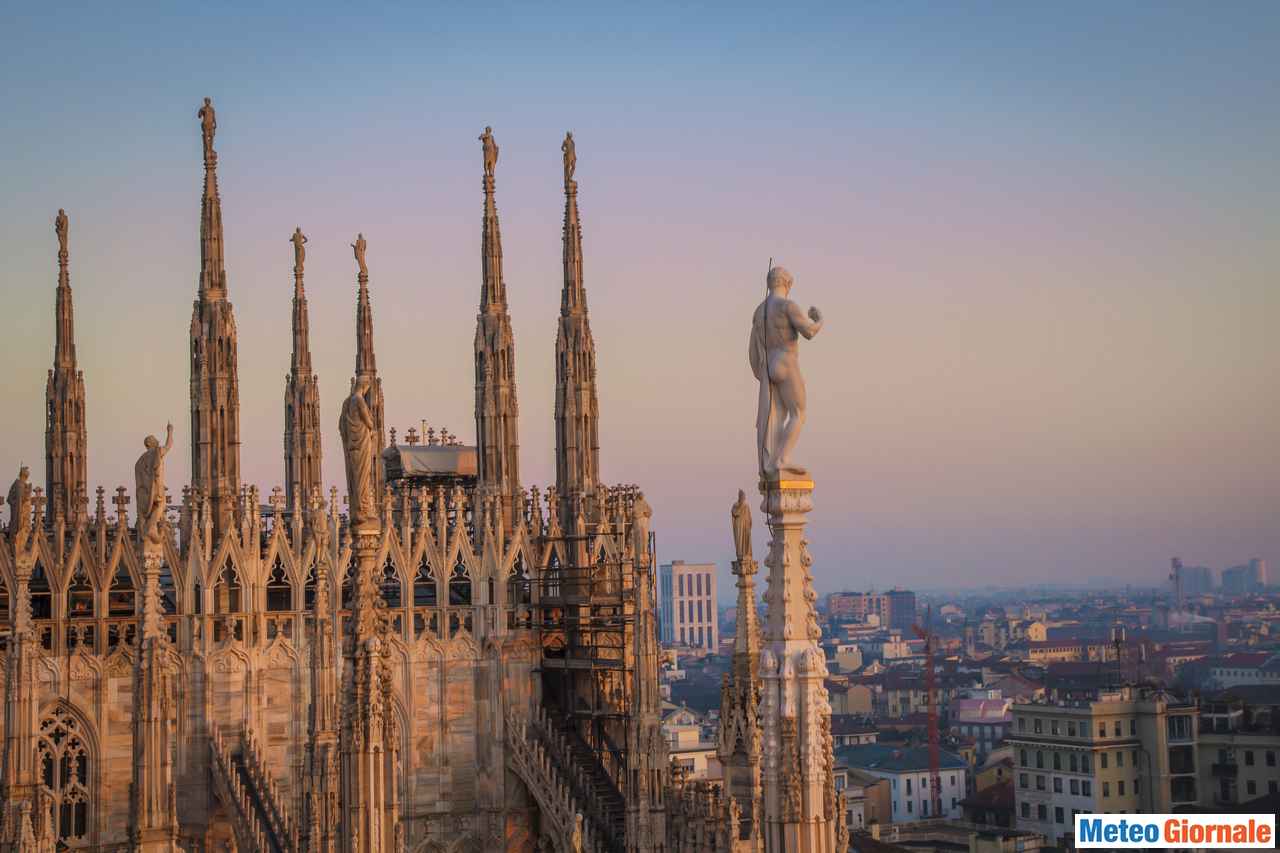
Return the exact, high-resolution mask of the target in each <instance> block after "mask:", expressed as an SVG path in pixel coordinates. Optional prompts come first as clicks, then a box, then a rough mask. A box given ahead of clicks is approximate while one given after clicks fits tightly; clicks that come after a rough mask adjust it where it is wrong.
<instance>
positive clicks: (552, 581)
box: [543, 550, 560, 598]
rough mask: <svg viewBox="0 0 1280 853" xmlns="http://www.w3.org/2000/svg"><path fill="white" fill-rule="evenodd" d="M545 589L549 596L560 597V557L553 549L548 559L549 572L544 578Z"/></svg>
mask: <svg viewBox="0 0 1280 853" xmlns="http://www.w3.org/2000/svg"><path fill="white" fill-rule="evenodd" d="M543 589H544V591H545V595H546V597H547V598H559V597H560V557H559V556H557V555H556V552H555V551H554V550H552V552H551V557H550V558H549V559H548V560H547V572H546V575H545V577H544V578H543Z"/></svg>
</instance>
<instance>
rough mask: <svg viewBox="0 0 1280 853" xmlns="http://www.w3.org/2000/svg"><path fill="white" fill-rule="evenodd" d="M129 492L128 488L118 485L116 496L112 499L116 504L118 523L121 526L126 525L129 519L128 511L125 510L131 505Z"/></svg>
mask: <svg viewBox="0 0 1280 853" xmlns="http://www.w3.org/2000/svg"><path fill="white" fill-rule="evenodd" d="M127 492H128V489H126V488H125V487H124V486H117V487H116V496H115V497H114V498H112V499H111V502H112V503H113V504H115V505H116V523H117V524H119V525H120V526H121V527H124V526H125V525H126V524H127V523H128V520H129V517H128V514H127V511H126V510H125V507H127V506H128V505H129V495H128V494H127Z"/></svg>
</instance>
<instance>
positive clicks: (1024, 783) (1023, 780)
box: [1018, 773, 1030, 788]
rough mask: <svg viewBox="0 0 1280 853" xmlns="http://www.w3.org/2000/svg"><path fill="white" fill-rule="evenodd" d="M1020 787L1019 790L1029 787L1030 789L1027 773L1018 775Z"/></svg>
mask: <svg viewBox="0 0 1280 853" xmlns="http://www.w3.org/2000/svg"><path fill="white" fill-rule="evenodd" d="M1018 787H1019V788H1027V787H1030V785H1029V784H1028V776H1027V774H1026V773H1019V774H1018Z"/></svg>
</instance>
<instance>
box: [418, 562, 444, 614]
mask: <svg viewBox="0 0 1280 853" xmlns="http://www.w3.org/2000/svg"><path fill="white" fill-rule="evenodd" d="M439 604H440V587H439V580H438V579H437V577H436V573H435V570H434V569H433V568H432V566H431V558H430V556H429V555H428V554H427V551H426V550H424V551H423V552H422V556H421V558H420V559H419V560H418V569H417V571H416V572H414V575H413V606H414V607H438V606H439Z"/></svg>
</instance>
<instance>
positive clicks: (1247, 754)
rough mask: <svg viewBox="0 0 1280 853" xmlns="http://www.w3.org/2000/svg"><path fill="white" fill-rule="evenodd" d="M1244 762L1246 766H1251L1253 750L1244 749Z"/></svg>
mask: <svg viewBox="0 0 1280 853" xmlns="http://www.w3.org/2000/svg"><path fill="white" fill-rule="evenodd" d="M1244 763H1245V766H1246V767H1252V766H1253V750H1252V749H1246V750H1245V751H1244Z"/></svg>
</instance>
